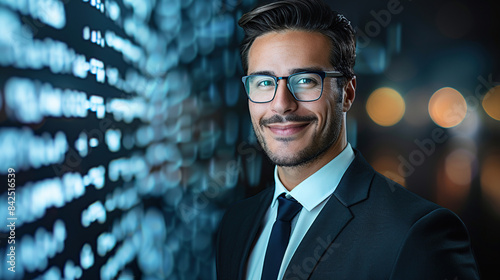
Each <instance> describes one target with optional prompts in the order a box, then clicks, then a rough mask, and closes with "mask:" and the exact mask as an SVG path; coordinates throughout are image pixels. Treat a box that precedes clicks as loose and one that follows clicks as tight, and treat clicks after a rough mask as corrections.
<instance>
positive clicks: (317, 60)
mask: <svg viewBox="0 0 500 280" xmlns="http://www.w3.org/2000/svg"><path fill="white" fill-rule="evenodd" d="M331 47H332V46H331V43H330V40H329V38H328V37H327V36H325V35H323V34H321V33H319V32H309V31H302V30H286V31H279V32H268V33H265V34H264V35H261V36H259V37H257V38H256V39H255V41H254V42H253V44H252V46H251V47H250V50H249V53H248V74H250V73H253V72H258V71H269V72H275V73H276V74H280V75H285V74H290V73H291V72H293V69H299V68H311V67H314V68H321V69H324V70H332V69H333V66H332V65H331V64H330V59H329V58H330V51H331Z"/></svg>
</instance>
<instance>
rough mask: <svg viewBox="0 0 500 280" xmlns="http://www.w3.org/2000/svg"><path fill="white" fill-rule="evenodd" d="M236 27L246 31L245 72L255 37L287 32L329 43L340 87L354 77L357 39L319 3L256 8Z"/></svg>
mask: <svg viewBox="0 0 500 280" xmlns="http://www.w3.org/2000/svg"><path fill="white" fill-rule="evenodd" d="M238 24H239V25H240V26H241V27H242V28H243V30H244V31H245V37H244V38H243V41H242V42H241V46H240V54H241V61H242V65H243V70H244V71H245V73H246V72H247V71H248V52H249V50H250V47H251V46H252V44H253V42H254V40H255V38H257V37H259V36H261V35H263V34H265V33H267V32H271V31H283V30H287V29H292V30H304V31H316V32H320V33H322V34H323V35H326V36H327V37H328V38H329V39H330V41H331V53H330V63H331V64H332V65H333V66H334V67H335V69H336V70H337V71H340V72H341V73H342V74H343V75H344V78H343V79H338V81H339V86H340V87H342V86H344V85H345V82H346V81H348V80H350V79H352V78H353V77H354V70H353V67H354V62H355V59H356V39H355V32H354V29H353V28H352V26H351V23H350V22H349V20H347V18H345V17H344V16H343V15H342V14H339V13H337V12H335V11H332V10H331V9H330V7H329V6H328V5H327V4H325V3H324V2H323V1H321V0H283V1H277V2H274V3H270V4H267V5H264V6H260V7H257V8H255V9H253V10H252V11H250V12H248V13H246V14H244V15H243V16H242V17H241V18H240V20H239V21H238Z"/></svg>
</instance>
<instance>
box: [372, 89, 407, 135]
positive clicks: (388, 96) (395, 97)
mask: <svg viewBox="0 0 500 280" xmlns="http://www.w3.org/2000/svg"><path fill="white" fill-rule="evenodd" d="M405 109H406V106H405V101H404V100H403V97H401V95H400V94H399V93H398V92H397V91H395V90H394V89H392V88H388V87H382V88H379V89H376V90H375V91H374V92H372V94H371V95H370V97H369V98H368V101H367V102H366V111H367V112H368V115H369V116H370V118H371V119H372V120H373V121H374V122H375V123H377V124H378V125H381V126H392V125H395V124H396V123H398V122H399V121H400V120H401V118H402V117H403V115H404V113H405Z"/></svg>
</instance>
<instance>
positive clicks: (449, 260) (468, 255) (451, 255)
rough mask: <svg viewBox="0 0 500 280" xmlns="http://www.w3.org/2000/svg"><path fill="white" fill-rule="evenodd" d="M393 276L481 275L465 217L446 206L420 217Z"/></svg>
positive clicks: (450, 277) (441, 279)
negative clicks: (464, 221) (460, 216)
mask: <svg viewBox="0 0 500 280" xmlns="http://www.w3.org/2000/svg"><path fill="white" fill-rule="evenodd" d="M390 279H391V280H399V279H405V280H408V279H415V280H417V279H419V280H420V279H428V280H433V279H436V280H445V279H448V280H455V279H457V280H460V279H479V274H478V271H477V266H476V262H475V260H474V255H473V253H472V248H471V246H470V241H469V235H468V233H467V229H466V228H465V225H464V224H463V223H462V221H461V220H460V219H459V218H458V217H457V216H456V215H455V214H454V213H452V212H451V211H449V210H447V209H444V208H439V209H436V210H433V211H432V212H430V213H428V214H427V215H425V216H423V217H422V218H420V219H419V220H417V221H416V222H415V223H414V224H413V226H412V227H411V228H410V230H409V231H408V233H407V235H406V238H405V240H404V242H403V243H402V245H401V247H400V251H399V254H398V257H397V259H396V262H395V264H394V268H393V271H392V274H391V278H390Z"/></svg>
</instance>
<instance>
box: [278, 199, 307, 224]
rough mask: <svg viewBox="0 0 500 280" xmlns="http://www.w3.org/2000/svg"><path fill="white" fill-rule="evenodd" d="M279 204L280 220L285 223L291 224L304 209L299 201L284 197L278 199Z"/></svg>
mask: <svg viewBox="0 0 500 280" xmlns="http://www.w3.org/2000/svg"><path fill="white" fill-rule="evenodd" d="M278 202H279V207H278V220H280V221H283V222H290V221H291V220H292V219H293V217H295V215H297V213H299V211H300V209H302V205H300V203H298V202H297V200H295V199H294V198H290V199H289V198H286V197H285V196H284V195H280V196H279V197H278Z"/></svg>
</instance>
